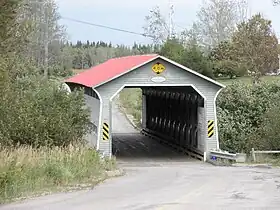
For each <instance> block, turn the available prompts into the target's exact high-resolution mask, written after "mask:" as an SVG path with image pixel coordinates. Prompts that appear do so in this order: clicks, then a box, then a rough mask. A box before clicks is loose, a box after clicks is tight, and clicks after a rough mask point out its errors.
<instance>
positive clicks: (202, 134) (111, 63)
mask: <svg viewBox="0 0 280 210" xmlns="http://www.w3.org/2000/svg"><path fill="white" fill-rule="evenodd" d="M66 84H67V85H68V86H69V87H70V89H71V90H74V89H75V88H77V87H84V89H85V97H86V101H87V105H88V106H89V108H90V109H91V120H92V123H93V124H94V125H95V128H96V129H95V131H94V132H93V133H92V134H90V135H89V136H88V141H89V143H90V145H92V146H94V147H96V148H97V149H98V150H99V151H101V152H103V153H105V154H106V155H108V156H111V155H112V113H111V105H112V100H113V99H114V97H115V96H116V95H117V94H118V93H119V92H120V91H121V90H122V89H123V88H132V87H133V88H135V87H137V88H141V89H142V96H143V97H142V101H143V102H142V104H143V105H142V133H143V134H145V133H146V134H147V133H148V134H149V135H153V136H157V137H158V138H162V139H165V140H166V141H169V142H170V143H172V144H174V145H176V146H178V147H181V148H182V149H185V150H188V151H193V152H195V153H196V154H200V155H201V156H203V157H204V158H205V155H207V152H208V151H209V150H210V149H218V148H219V138H218V128H217V115H216V98H217V96H218V94H219V92H220V91H221V90H222V88H223V87H224V85H222V84H220V83H218V82H216V81H214V80H212V79H210V78H208V77H206V76H204V75H201V74H199V73H197V72H196V71H193V70H191V69H189V68H187V67H185V66H183V65H180V64H178V63H176V62H174V61H172V60H170V59H168V58H166V57H163V56H160V55H156V54H152V55H136V56H127V57H120V58H113V59H110V60H108V61H106V62H104V63H102V64H100V65H97V66H95V67H92V68H91V69H88V70H86V71H84V72H82V73H80V74H78V75H76V76H73V77H71V78H69V79H68V80H67V81H66Z"/></svg>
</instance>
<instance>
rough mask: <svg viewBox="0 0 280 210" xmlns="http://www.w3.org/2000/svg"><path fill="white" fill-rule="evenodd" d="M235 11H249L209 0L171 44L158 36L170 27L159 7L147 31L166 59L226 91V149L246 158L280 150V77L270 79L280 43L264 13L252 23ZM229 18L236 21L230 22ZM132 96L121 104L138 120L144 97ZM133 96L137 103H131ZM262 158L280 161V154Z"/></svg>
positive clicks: (220, 106) (222, 98)
mask: <svg viewBox="0 0 280 210" xmlns="http://www.w3.org/2000/svg"><path fill="white" fill-rule="evenodd" d="M207 2H208V3H207ZM234 8H235V9H237V10H243V9H246V8H245V5H242V2H241V1H235V3H234V2H232V1H223V2H218V1H216V0H209V1H206V3H205V4H204V5H203V6H202V7H201V10H200V11H199V12H198V22H195V23H194V24H193V27H192V28H191V29H190V30H186V31H185V32H184V33H183V35H185V37H184V36H183V35H177V36H175V37H176V38H172V39H169V38H168V37H167V36H166V34H164V33H157V32H158V31H160V32H162V31H164V30H163V29H162V28H161V27H162V26H165V25H166V22H165V20H164V18H163V16H162V15H161V11H160V9H159V8H158V7H157V8H155V9H154V10H152V11H151V12H150V15H149V16H147V18H146V20H147V26H146V28H145V29H146V32H147V33H149V32H150V34H154V33H156V35H158V36H156V37H155V40H154V41H155V42H159V43H162V44H163V47H162V48H160V50H159V53H160V54H161V55H164V56H166V57H168V58H170V59H172V60H175V61H177V62H179V63H181V64H183V65H185V66H187V67H189V68H191V69H194V70H196V71H198V72H199V73H201V74H204V75H206V76H208V77H211V78H213V79H215V80H217V81H219V82H221V83H223V84H225V85H226V86H227V87H226V88H225V89H224V90H223V91H222V92H221V93H220V95H219V97H218V100H217V114H218V127H219V139H220V146H221V149H223V150H227V151H229V152H233V153H247V154H248V153H249V152H250V150H251V149H252V148H254V149H255V150H280V143H279V142H280V136H279V134H278V132H277V131H278V130H279V128H280V121H279V119H280V118H279V115H280V108H279V107H280V100H279V99H280V98H279V97H280V92H279V91H280V83H279V81H280V76H267V75H268V74H271V73H273V72H274V73H277V70H278V69H279V62H278V54H279V53H280V51H279V43H278V40H277V37H276V35H275V33H274V31H273V27H272V22H271V21H270V20H268V19H265V18H264V17H263V16H262V15H261V14H255V15H253V16H252V17H250V18H249V19H246V18H244V17H240V16H238V15H239V14H242V13H239V14H237V13H236V11H237V10H235V9H234ZM215 12H216V13H215ZM213 13H215V14H219V15H218V16H217V15H213ZM229 16H230V17H232V19H231V20H232V21H233V22H227V20H228V17H229ZM234 18H237V19H234ZM206 20H208V21H206ZM209 20H212V21H213V22H212V21H209ZM222 22H223V24H221V25H219V23H222ZM234 24H237V27H235V25H234ZM223 27H225V28H226V29H227V30H224V29H225V28H224V29H223ZM160 28H161V29H162V30H159V29H160ZM214 31H218V33H214ZM225 31H226V33H224V32H225ZM182 36H183V37H182ZM162 37H165V38H164V39H162ZM186 37H187V38H186ZM163 40H167V41H163ZM278 73H279V72H278ZM133 93H135V94H136V93H137V92H135V91H134V90H131V89H127V90H125V91H123V92H122V93H121V94H122V95H121V99H123V104H124V106H125V107H126V108H127V111H128V113H130V114H132V115H133V116H138V118H137V119H136V121H139V120H140V118H139V116H140V115H139V114H138V112H139V110H138V109H139V106H141V105H140V104H141V94H138V93H137V94H138V95H137V96H136V95H134V94H133ZM132 96H133V100H132V101H134V103H127V101H129V100H130V99H129V98H130V97H132ZM137 101H139V104H137ZM271 158H272V159H271ZM275 158H276V159H275ZM261 159H262V160H261ZM261 159H259V161H268V160H269V161H272V162H273V163H274V164H276V163H277V164H278V163H279V162H280V161H279V160H280V159H279V158H278V157H277V155H276V156H275V155H268V156H266V157H264V156H263V157H262V158H261Z"/></svg>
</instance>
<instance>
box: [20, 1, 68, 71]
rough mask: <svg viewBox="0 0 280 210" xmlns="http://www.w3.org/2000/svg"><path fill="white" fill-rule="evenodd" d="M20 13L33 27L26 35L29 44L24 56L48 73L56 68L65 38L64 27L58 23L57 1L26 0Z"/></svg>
mask: <svg viewBox="0 0 280 210" xmlns="http://www.w3.org/2000/svg"><path fill="white" fill-rule="evenodd" d="M22 14H23V16H25V17H26V19H27V20H28V21H29V22H30V24H31V25H32V29H33V30H32V33H30V34H29V36H28V37H27V38H28V41H29V44H28V46H27V48H26V54H25V56H28V58H29V59H30V60H33V61H35V62H36V64H37V68H41V69H42V68H43V69H44V73H45V74H48V73H50V69H52V68H58V66H59V64H60V61H59V60H58V59H59V58H60V56H59V54H60V51H61V47H62V45H63V43H64V41H65V38H66V37H65V36H66V35H65V30H64V27H63V26H61V25H60V24H59V23H58V21H59V20H60V15H59V13H58V7H57V3H56V2H55V1H54V0H38V1H34V0H26V8H25V10H24V11H23V12H22Z"/></svg>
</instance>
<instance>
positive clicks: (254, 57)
mask: <svg viewBox="0 0 280 210" xmlns="http://www.w3.org/2000/svg"><path fill="white" fill-rule="evenodd" d="M232 43H233V46H234V54H235V56H236V59H237V61H238V62H239V63H242V64H243V65H244V66H246V67H247V69H248V71H249V72H252V73H253V79H254V83H255V82H257V81H258V80H259V78H260V77H261V75H264V74H265V73H266V72H269V71H271V70H275V69H277V68H278V40H277V37H276V35H275V34H274V32H273V29H272V25H271V21H270V20H267V19H264V18H263V17H262V15H261V14H257V15H254V16H253V17H252V18H251V19H249V20H248V21H244V22H242V23H241V24H239V25H238V27H237V31H236V32H235V33H234V35H233V38H232Z"/></svg>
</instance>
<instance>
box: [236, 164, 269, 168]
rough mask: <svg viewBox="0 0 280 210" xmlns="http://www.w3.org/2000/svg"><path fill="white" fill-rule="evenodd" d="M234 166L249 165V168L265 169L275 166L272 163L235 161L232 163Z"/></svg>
mask: <svg viewBox="0 0 280 210" xmlns="http://www.w3.org/2000/svg"><path fill="white" fill-rule="evenodd" d="M232 166H233V167H247V168H264V169H272V168H273V166H272V165H270V164H247V163H244V164H243V163H235V164H233V165H232Z"/></svg>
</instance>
